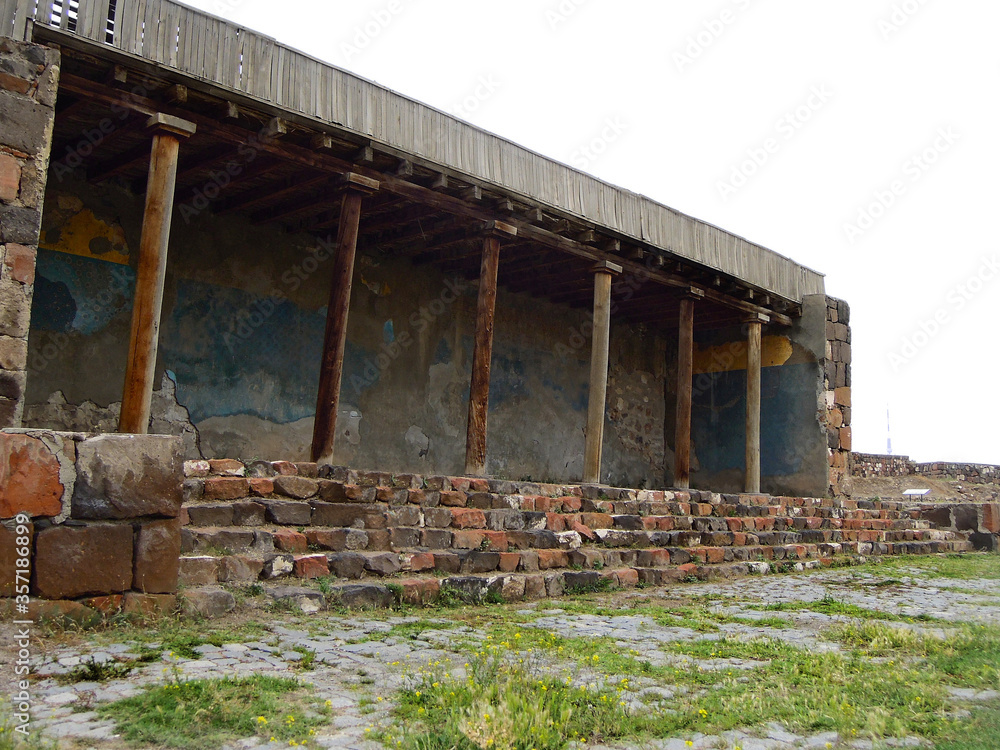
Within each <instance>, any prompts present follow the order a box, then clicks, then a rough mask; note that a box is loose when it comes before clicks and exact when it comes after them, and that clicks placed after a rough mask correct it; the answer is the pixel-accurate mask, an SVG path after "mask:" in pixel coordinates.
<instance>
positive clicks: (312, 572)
mask: <svg viewBox="0 0 1000 750" xmlns="http://www.w3.org/2000/svg"><path fill="white" fill-rule="evenodd" d="M328 575H330V563H329V561H328V560H327V559H326V555H298V556H296V558H295V576H296V577H297V578H322V577H323V576H328Z"/></svg>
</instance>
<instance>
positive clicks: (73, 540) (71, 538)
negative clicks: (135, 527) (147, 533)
mask: <svg viewBox="0 0 1000 750" xmlns="http://www.w3.org/2000/svg"><path fill="white" fill-rule="evenodd" d="M132 555H133V540H132V527H131V526H115V525H111V524H93V525H90V526H52V527H50V528H48V529H45V530H44V531H40V532H38V534H37V536H36V538H35V582H34V590H35V593H36V594H37V595H38V596H41V597H44V598H46V599H67V598H75V597H80V596H88V595H90V596H94V595H100V594H114V593H120V592H122V591H127V590H128V589H130V588H131V587H132Z"/></svg>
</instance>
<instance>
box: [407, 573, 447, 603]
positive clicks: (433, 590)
mask: <svg viewBox="0 0 1000 750" xmlns="http://www.w3.org/2000/svg"><path fill="white" fill-rule="evenodd" d="M399 585H400V586H402V587H403V593H402V596H401V598H402V601H403V603H404V604H430V603H432V602H433V601H434V600H435V599H437V598H438V595H439V594H440V593H441V582H440V581H438V580H437V579H436V578H414V579H411V580H404V581H400V582H399Z"/></svg>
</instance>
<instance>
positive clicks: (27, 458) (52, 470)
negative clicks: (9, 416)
mask: <svg viewBox="0 0 1000 750" xmlns="http://www.w3.org/2000/svg"><path fill="white" fill-rule="evenodd" d="M64 490H65V488H64V487H63V484H62V481H61V479H60V476H59V458H58V457H57V456H56V455H55V454H54V453H53V452H52V449H50V448H49V446H47V445H46V444H45V443H44V442H42V440H41V439H39V438H37V437H33V436H31V435H25V434H11V433H4V432H0V518H13V517H14V516H15V515H17V514H18V513H26V514H28V515H30V516H33V517H37V516H56V515H59V513H61V512H62V497H63V492H64Z"/></svg>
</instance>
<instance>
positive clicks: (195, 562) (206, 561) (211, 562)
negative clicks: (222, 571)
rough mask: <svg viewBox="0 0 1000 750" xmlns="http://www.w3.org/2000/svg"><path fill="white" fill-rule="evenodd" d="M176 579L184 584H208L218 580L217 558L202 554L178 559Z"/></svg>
mask: <svg viewBox="0 0 1000 750" xmlns="http://www.w3.org/2000/svg"><path fill="white" fill-rule="evenodd" d="M177 578H178V581H179V582H180V583H183V584H184V585H185V586H209V585H211V584H214V583H216V582H218V580H219V560H218V558H216V557H209V556H207V555H202V556H198V557H182V558H180V559H179V560H178V575H177Z"/></svg>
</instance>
